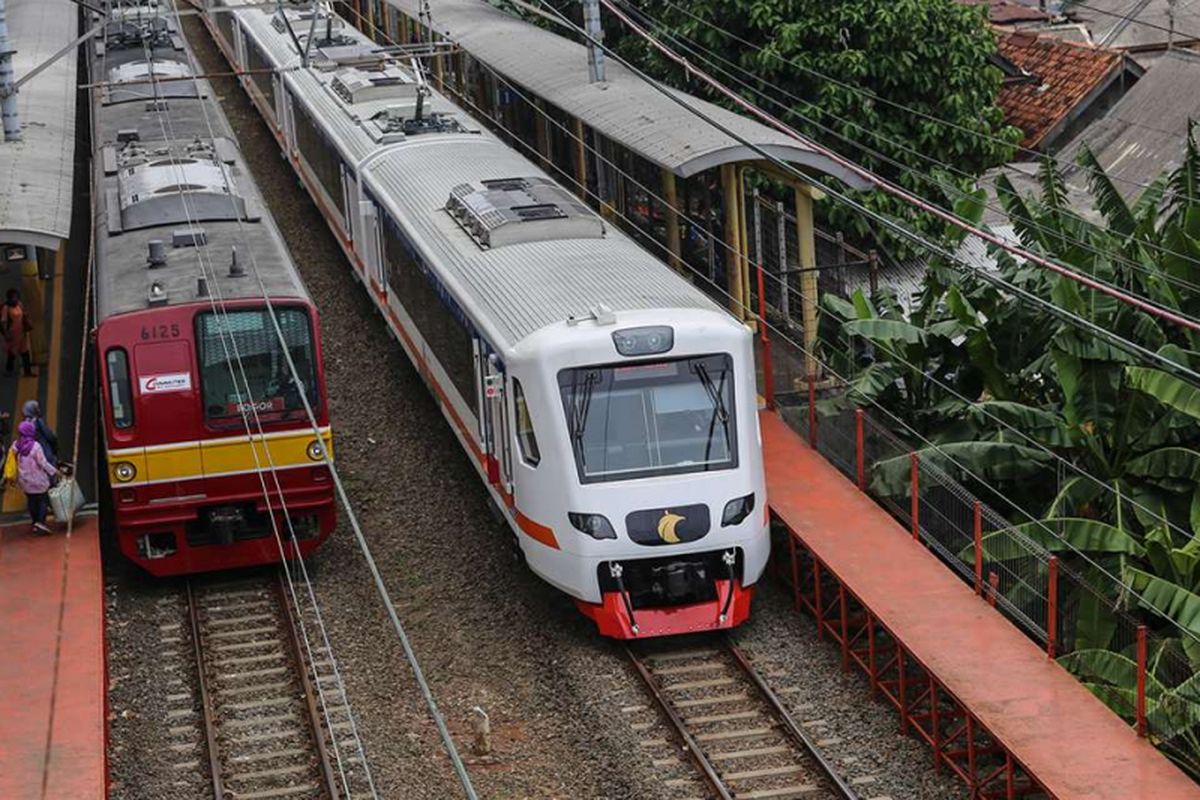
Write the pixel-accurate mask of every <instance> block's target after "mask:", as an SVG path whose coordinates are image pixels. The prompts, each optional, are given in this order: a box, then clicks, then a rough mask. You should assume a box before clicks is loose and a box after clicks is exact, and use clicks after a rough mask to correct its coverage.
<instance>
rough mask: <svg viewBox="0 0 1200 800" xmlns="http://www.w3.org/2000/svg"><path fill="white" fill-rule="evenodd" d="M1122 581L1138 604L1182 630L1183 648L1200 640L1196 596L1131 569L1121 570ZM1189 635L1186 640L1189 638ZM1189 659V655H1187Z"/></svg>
mask: <svg viewBox="0 0 1200 800" xmlns="http://www.w3.org/2000/svg"><path fill="white" fill-rule="evenodd" d="M1125 580H1126V582H1128V583H1129V585H1130V586H1131V588H1132V589H1133V590H1134V591H1135V592H1137V593H1138V594H1140V595H1141V597H1142V604H1143V605H1146V606H1149V607H1150V608H1152V609H1154V610H1155V611H1158V612H1159V613H1160V614H1162V615H1163V616H1165V617H1167V618H1168V619H1171V620H1173V621H1174V622H1175V623H1176V624H1177V625H1179V627H1180V628H1182V629H1183V631H1184V635H1183V637H1182V638H1183V646H1184V649H1185V650H1188V649H1189V640H1191V642H1192V643H1193V644H1192V646H1191V647H1192V648H1194V647H1195V644H1196V643H1197V639H1198V638H1200V595H1197V594H1194V593H1192V592H1190V591H1188V590H1187V589H1185V588H1184V587H1182V586H1180V585H1179V584H1176V583H1173V582H1171V581H1169V580H1167V579H1166V578H1162V577H1159V576H1158V575H1151V574H1150V573H1149V572H1144V571H1143V570H1140V569H1138V568H1137V567H1133V566H1126V567H1125ZM1189 634H1190V636H1189ZM1188 656H1189V658H1190V657H1191V656H1192V653H1191V652H1189V653H1188Z"/></svg>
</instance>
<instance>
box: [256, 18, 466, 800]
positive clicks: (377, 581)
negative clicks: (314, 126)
mask: <svg viewBox="0 0 1200 800" xmlns="http://www.w3.org/2000/svg"><path fill="white" fill-rule="evenodd" d="M326 13H329V12H326ZM250 266H251V273H252V274H253V275H254V277H255V280H256V282H257V283H258V287H259V291H260V293H261V294H262V296H263V298H264V300H265V301H266V306H265V308H266V310H267V313H268V318H269V319H270V320H271V324H272V327H273V329H274V331H275V335H276V338H277V339H278V341H279V343H280V348H281V350H282V353H283V356H284V360H285V361H286V363H287V366H288V370H289V372H290V373H291V375H292V378H293V380H295V381H296V383H297V386H298V387H300V392H299V396H300V400H301V403H302V404H303V406H304V410H305V414H306V416H307V418H308V421H309V424H310V426H311V428H312V431H313V433H314V435H315V436H316V437H317V440H318V441H322V442H323V437H322V435H321V430H320V425H319V423H318V420H317V416H316V414H315V412H314V410H313V408H312V404H311V402H310V400H309V397H308V393H307V391H305V387H304V382H303V380H302V378H301V376H300V372H299V370H298V369H297V367H296V364H295V361H294V359H293V357H292V354H291V351H290V349H289V348H288V346H287V340H286V337H285V335H284V333H283V329H282V326H281V325H280V323H279V319H278V315H277V314H276V313H275V309H274V306H273V305H272V303H271V298H270V293H269V291H268V290H267V287H266V283H265V281H264V280H263V278H262V274H261V272H260V270H259V268H258V263H257V259H256V258H255V257H254V253H253V249H250ZM321 456H322V460H323V463H324V464H325V465H326V467H327V468H328V469H329V472H330V476H331V478H332V479H333V483H334V486H335V488H336V490H337V494H338V499H339V500H340V502H341V504H342V506H343V507H344V509H345V511H346V515H347V518H348V520H349V521H350V524H351V528H352V529H353V531H354V536H355V539H356V541H357V543H358V546H359V549H360V551H361V553H362V555H363V557H364V560H365V561H366V564H367V567H368V570H369V571H370V573H371V576H372V580H373V582H374V585H375V588H376V590H377V593H378V594H379V596H380V599H381V600H382V602H383V604H384V607H385V610H386V612H387V616H388V618H389V621H390V622H391V624H392V627H393V629H394V631H395V633H396V635H397V637H398V638H399V640H400V643H401V646H402V648H403V650H404V654H405V659H406V660H407V661H408V664H409V667H410V668H411V669H412V671H413V674H414V677H415V679H416V681H417V684H418V687H419V689H420V691H421V694H422V697H423V700H424V702H425V704H426V707H427V709H428V711H429V713H430V716H431V717H432V719H433V721H434V724H435V726H436V728H437V730H438V734H439V736H440V738H441V740H442V744H443V747H444V748H445V749H446V752H447V754H448V756H449V758H450V761H451V764H452V766H453V769H454V772H455V774H456V776H457V778H458V781H459V783H460V784H461V786H462V789H463V791H464V793H465V795H466V797H467V798H468V800H476V798H477V795H476V793H475V789H474V787H473V785H472V783H471V779H470V776H469V774H468V773H467V770H466V766H465V764H464V763H463V761H462V758H461V756H460V755H459V753H458V748H457V746H456V745H455V743H454V740H453V738H452V737H451V736H450V732H449V729H448V728H447V727H446V723H445V720H444V719H443V717H442V715H441V712H440V711H439V709H438V706H437V701H436V700H435V699H434V697H433V692H432V690H431V688H430V686H429V684H428V681H427V679H426V678H425V674H424V670H423V669H422V668H421V665H420V662H419V660H418V659H417V656H416V652H415V650H414V649H413V647H412V643H411V641H410V640H409V638H408V634H407V632H406V631H405V629H404V626H403V624H402V623H401V621H400V617H399V613H398V612H397V610H396V606H395V603H394V601H393V600H392V598H391V595H390V593H389V592H388V590H387V585H386V583H385V582H384V580H383V577H382V574H381V573H380V571H379V568H378V565H377V564H376V562H375V559H374V556H373V555H372V554H371V549H370V546H369V545H368V543H367V540H366V537H365V535H364V534H363V531H362V526H361V524H360V523H359V520H358V515H357V514H356V513H355V511H354V507H353V505H352V504H351V502H350V499H349V496H348V494H347V493H346V489H345V485H344V484H343V482H342V479H341V476H340V474H339V473H338V470H337V467H336V465H335V464H334V462H333V459H332V456H331V455H330V453H329V449H328V448H326V447H324V446H322V447H321ZM301 563H303V561H302V560H301ZM330 652H332V650H331V651H330ZM365 763H366V762H365V759H364V764H365Z"/></svg>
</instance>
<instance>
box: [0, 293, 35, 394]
mask: <svg viewBox="0 0 1200 800" xmlns="http://www.w3.org/2000/svg"><path fill="white" fill-rule="evenodd" d="M32 330H33V321H32V320H30V319H29V314H28V313H26V311H25V306H24V304H22V303H21V293H20V292H18V291H17V290H16V289H9V290H8V295H7V296H6V299H5V302H4V305H3V306H0V333H3V334H4V343H5V351H6V353H7V355H8V359H7V360H6V361H5V362H4V374H6V375H12V374H13V367H15V366H16V363H17V356H20V357H21V366H22V367H23V368H24V370H25V377H27V378H33V377H35V376H34V374H33V356H32V355H30V353H29V334H30V332H31V331H32Z"/></svg>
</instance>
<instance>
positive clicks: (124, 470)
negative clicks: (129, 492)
mask: <svg viewBox="0 0 1200 800" xmlns="http://www.w3.org/2000/svg"><path fill="white" fill-rule="evenodd" d="M113 477H114V478H116V479H117V480H119V481H120V482H121V483H129V482H130V481H131V480H133V479H134V478H136V477H137V467H135V466H134V465H133V464H130V463H129V462H128V461H118V462H117V463H116V464H113Z"/></svg>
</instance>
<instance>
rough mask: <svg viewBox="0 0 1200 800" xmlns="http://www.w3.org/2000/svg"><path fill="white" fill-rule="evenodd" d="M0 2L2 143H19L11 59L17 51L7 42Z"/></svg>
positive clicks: (4, 19) (6, 18)
mask: <svg viewBox="0 0 1200 800" xmlns="http://www.w3.org/2000/svg"><path fill="white" fill-rule="evenodd" d="M4 2H5V0H0V117H3V120H4V141H6V142H19V141H21V119H20V117H18V116H17V86H16V82H15V80H14V77H13V65H12V57H13V54H14V53H16V52H17V51H16V50H14V49H13V47H12V45H11V44H10V43H9V41H8V16H7V14H6V12H5V8H4Z"/></svg>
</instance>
